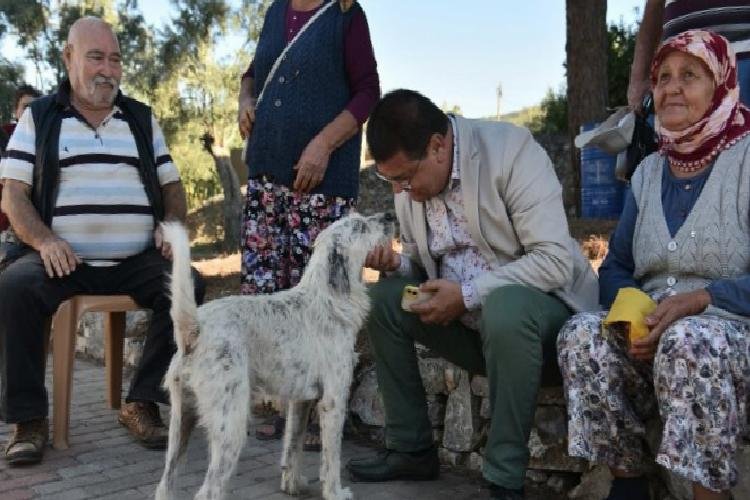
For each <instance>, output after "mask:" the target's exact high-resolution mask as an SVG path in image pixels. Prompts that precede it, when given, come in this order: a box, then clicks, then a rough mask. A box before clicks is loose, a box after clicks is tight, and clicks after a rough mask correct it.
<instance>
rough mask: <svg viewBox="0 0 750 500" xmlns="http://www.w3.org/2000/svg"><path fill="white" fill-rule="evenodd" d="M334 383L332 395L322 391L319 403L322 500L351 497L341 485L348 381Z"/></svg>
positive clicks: (348, 499) (344, 499) (349, 492)
mask: <svg viewBox="0 0 750 500" xmlns="http://www.w3.org/2000/svg"><path fill="white" fill-rule="evenodd" d="M341 382H342V381H337V382H336V384H335V385H336V387H335V388H334V389H335V391H331V392H334V393H333V394H331V393H329V392H328V391H327V390H324V394H323V398H322V399H321V400H320V402H319V403H318V413H319V414H320V438H321V444H322V448H323V450H322V451H323V456H322V457H321V463H320V479H321V481H322V482H323V498H324V499H325V500H351V499H352V498H353V496H352V492H351V490H350V489H349V488H342V487H341V439H342V435H343V429H344V419H345V418H346V395H347V394H348V391H349V385H348V383H347V384H346V385H344V386H342V384H341Z"/></svg>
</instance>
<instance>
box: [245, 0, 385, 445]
mask: <svg viewBox="0 0 750 500" xmlns="http://www.w3.org/2000/svg"><path fill="white" fill-rule="evenodd" d="M296 37H298V38H297V39H296V40H295V38H296ZM293 40H294V41H293ZM290 44H291V45H290ZM287 47H288V51H287V52H286V54H285V55H284V56H283V57H281V59H280V56H281V54H282V52H284V50H285V49H286V48H287ZM277 62H278V67H277V70H276V71H275V72H273V70H272V68H273V67H274V65H275V63H277ZM272 72H273V74H272ZM269 75H271V77H270V78H269ZM261 92H262V93H263V98H262V101H261V102H260V103H258V102H257V100H258V98H259V96H260V95H261ZM379 95H380V83H379V78H378V72H377V64H376V62H375V56H374V53H373V49H372V43H371V41H370V33H369V28H368V25H367V19H366V17H365V13H364V11H363V10H362V8H361V7H360V5H359V4H358V3H356V2H352V0H276V1H275V2H274V3H273V4H272V5H271V7H270V8H269V9H268V11H267V12H266V16H265V20H264V23H263V29H262V31H261V34H260V38H259V39H258V45H257V47H256V50H255V56H254V59H253V61H252V63H251V64H250V67H249V68H248V70H247V72H246V73H245V74H244V75H243V77H242V83H241V89H240V95H239V126H240V132H241V134H242V137H243V138H247V140H248V144H247V150H246V162H247V165H248V171H249V179H248V184H247V204H246V207H245V211H244V219H243V231H242V241H241V244H242V270H241V271H242V272H241V275H242V278H241V279H242V283H241V293H243V294H261V293H273V292H276V291H279V290H284V289H287V288H290V287H293V286H294V285H296V284H297V283H298V282H299V279H300V276H301V275H302V272H303V271H304V268H305V265H306V264H307V261H308V260H309V258H310V254H311V253H312V247H313V244H314V242H315V238H316V237H317V235H318V234H319V233H320V231H322V230H323V229H325V228H326V227H327V226H328V225H329V224H331V223H332V222H334V221H336V220H337V219H339V218H340V217H343V216H344V215H346V214H347V213H348V212H349V210H351V208H352V207H353V206H354V205H355V203H356V200H357V195H358V190H359V167H360V148H361V142H362V136H361V128H362V124H363V123H364V122H365V121H366V120H367V117H368V116H369V114H370V110H371V109H372V107H373V106H374V104H375V102H376V101H377V99H378V97H379ZM256 104H257V106H256ZM283 426H284V424H283V420H282V419H281V418H272V419H271V420H270V423H269V424H267V425H265V426H261V427H260V428H259V429H258V431H257V433H256V436H257V437H258V438H259V439H278V438H279V437H281V435H282V432H283ZM305 448H306V449H308V450H314V449H320V438H319V431H318V428H317V426H316V425H311V426H310V428H309V429H308V437H307V440H306V442H305Z"/></svg>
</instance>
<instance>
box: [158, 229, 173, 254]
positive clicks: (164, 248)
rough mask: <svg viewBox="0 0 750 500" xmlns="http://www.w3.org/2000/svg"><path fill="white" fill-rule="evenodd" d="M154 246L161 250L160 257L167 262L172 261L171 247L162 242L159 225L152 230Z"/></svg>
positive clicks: (162, 234)
mask: <svg viewBox="0 0 750 500" xmlns="http://www.w3.org/2000/svg"><path fill="white" fill-rule="evenodd" d="M154 245H156V248H157V249H159V250H161V255H162V257H164V258H165V259H167V260H172V245H170V244H169V243H167V242H166V241H164V231H163V230H162V228H161V224H160V225H158V226H157V227H156V229H154Z"/></svg>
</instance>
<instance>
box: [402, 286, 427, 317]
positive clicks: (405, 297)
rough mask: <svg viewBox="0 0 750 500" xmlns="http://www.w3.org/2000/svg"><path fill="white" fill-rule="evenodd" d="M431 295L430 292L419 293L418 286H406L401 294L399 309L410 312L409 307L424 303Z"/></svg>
mask: <svg viewBox="0 0 750 500" xmlns="http://www.w3.org/2000/svg"><path fill="white" fill-rule="evenodd" d="M432 295H433V294H432V293H430V292H423V291H421V290H420V289H419V287H418V286H412V285H406V286H405V287H404V291H403V293H402V294H401V309H403V310H404V311H406V312H412V310H411V306H413V305H416V304H421V303H422V302H426V301H427V300H429V299H430V298H431V297H432Z"/></svg>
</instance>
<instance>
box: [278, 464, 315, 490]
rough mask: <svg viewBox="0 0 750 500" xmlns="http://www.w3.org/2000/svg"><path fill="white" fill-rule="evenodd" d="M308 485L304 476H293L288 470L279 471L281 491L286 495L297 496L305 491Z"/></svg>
mask: <svg viewBox="0 0 750 500" xmlns="http://www.w3.org/2000/svg"><path fill="white" fill-rule="evenodd" d="M308 484H309V483H308V480H307V478H306V477H305V476H302V475H300V474H295V473H293V472H291V471H289V470H288V469H285V470H282V471H281V491H283V492H284V493H286V494H287V495H299V494H300V493H302V492H304V491H305V489H306V488H307V485H308Z"/></svg>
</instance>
